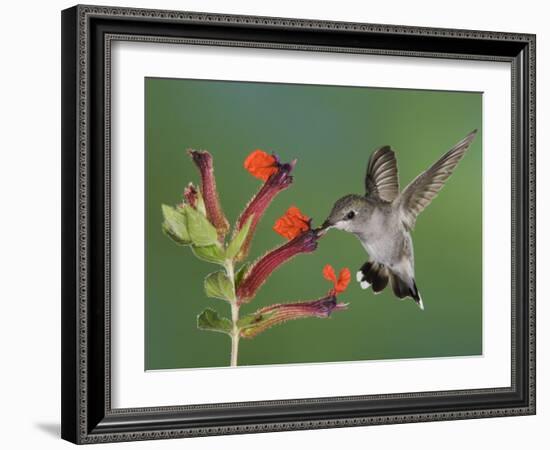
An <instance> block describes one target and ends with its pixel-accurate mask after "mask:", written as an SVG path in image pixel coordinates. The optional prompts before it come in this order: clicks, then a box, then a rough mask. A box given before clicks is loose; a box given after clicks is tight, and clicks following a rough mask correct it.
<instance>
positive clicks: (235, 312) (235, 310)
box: [231, 300, 239, 367]
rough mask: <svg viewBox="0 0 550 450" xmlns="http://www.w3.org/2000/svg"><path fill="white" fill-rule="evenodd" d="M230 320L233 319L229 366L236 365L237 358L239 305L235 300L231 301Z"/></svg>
mask: <svg viewBox="0 0 550 450" xmlns="http://www.w3.org/2000/svg"><path fill="white" fill-rule="evenodd" d="M231 320H232V321H233V332H232V333H231V367H237V361H238V358H239V328H238V327H237V321H238V320H239V305H238V304H237V301H236V300H235V301H234V302H232V303H231Z"/></svg>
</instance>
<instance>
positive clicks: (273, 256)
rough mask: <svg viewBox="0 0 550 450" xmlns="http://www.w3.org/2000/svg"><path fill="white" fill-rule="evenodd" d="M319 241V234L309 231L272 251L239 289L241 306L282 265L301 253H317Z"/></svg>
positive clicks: (252, 270)
mask: <svg viewBox="0 0 550 450" xmlns="http://www.w3.org/2000/svg"><path fill="white" fill-rule="evenodd" d="M318 239H319V235H318V233H317V232H316V231H313V230H309V231H307V232H305V233H303V234H301V235H300V236H298V237H296V238H294V239H292V240H291V241H289V242H287V243H286V244H284V245H281V246H280V247H277V248H276V249H274V250H271V251H270V252H269V253H267V254H266V255H265V256H263V257H262V258H260V259H259V260H258V261H257V262H256V263H254V265H253V266H252V267H251V268H250V270H249V271H248V274H247V275H246V277H245V278H244V280H243V281H242V282H241V283H240V284H239V287H238V288H237V299H238V302H239V304H242V303H246V302H247V301H248V300H250V299H251V298H253V297H254V296H255V295H256V292H257V291H258V289H259V288H260V287H261V286H262V284H264V282H265V281H266V280H267V279H268V278H269V276H270V275H271V274H272V273H273V272H274V271H275V270H276V269H277V268H278V267H279V266H280V265H281V264H284V263H285V262H287V261H289V260H290V259H291V258H293V257H294V256H296V255H298V254H300V253H311V252H313V251H315V249H316V248H317V240H318Z"/></svg>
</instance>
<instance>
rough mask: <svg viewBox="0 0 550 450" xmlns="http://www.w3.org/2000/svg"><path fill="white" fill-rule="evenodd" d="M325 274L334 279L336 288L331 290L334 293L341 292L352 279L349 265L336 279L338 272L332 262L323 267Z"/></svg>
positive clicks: (326, 276)
mask: <svg viewBox="0 0 550 450" xmlns="http://www.w3.org/2000/svg"><path fill="white" fill-rule="evenodd" d="M323 276H324V277H325V278H326V279H327V280H329V281H332V283H333V284H334V288H333V289H331V290H330V292H331V293H333V295H337V294H341V293H342V292H344V291H345V290H346V289H347V288H348V284H349V282H350V280H351V273H350V271H349V269H348V268H347V267H344V268H343V269H342V270H341V271H340V273H339V274H338V279H336V274H335V273H334V269H333V267H332V266H331V265H330V264H327V265H326V266H325V267H324V268H323Z"/></svg>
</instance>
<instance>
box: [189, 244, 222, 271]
mask: <svg viewBox="0 0 550 450" xmlns="http://www.w3.org/2000/svg"><path fill="white" fill-rule="evenodd" d="M191 249H192V250H193V253H194V254H195V256H196V257H197V258H199V259H202V260H203V261H206V262H210V263H214V264H221V265H222V266H223V265H224V263H225V252H224V251H223V249H222V248H220V246H219V245H218V244H214V245H209V246H207V247H196V246H194V245H193V246H192V247H191Z"/></svg>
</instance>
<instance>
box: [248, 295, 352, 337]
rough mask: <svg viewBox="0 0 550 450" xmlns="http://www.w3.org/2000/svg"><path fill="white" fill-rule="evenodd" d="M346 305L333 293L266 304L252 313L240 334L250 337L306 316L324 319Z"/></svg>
mask: <svg viewBox="0 0 550 450" xmlns="http://www.w3.org/2000/svg"><path fill="white" fill-rule="evenodd" d="M347 306H348V305H347V304H346V303H337V301H336V297H335V296H334V295H329V296H327V297H323V298H320V299H319V300H313V301H307V302H296V303H279V304H277V305H271V306H267V307H265V308H261V309H259V310H258V311H256V312H255V313H254V314H253V315H252V317H251V320H249V323H248V324H247V325H246V326H245V327H243V328H242V329H241V333H240V334H241V336H242V337H245V338H252V337H255V336H257V335H258V334H260V333H261V332H262V331H265V330H267V329H268V328H271V327H272V326H274V325H278V324H280V323H283V322H286V321H287V320H294V319H301V318H306V317H318V318H321V319H325V318H328V317H330V315H331V314H332V313H333V312H334V311H342V310H345V309H346V308H347Z"/></svg>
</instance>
